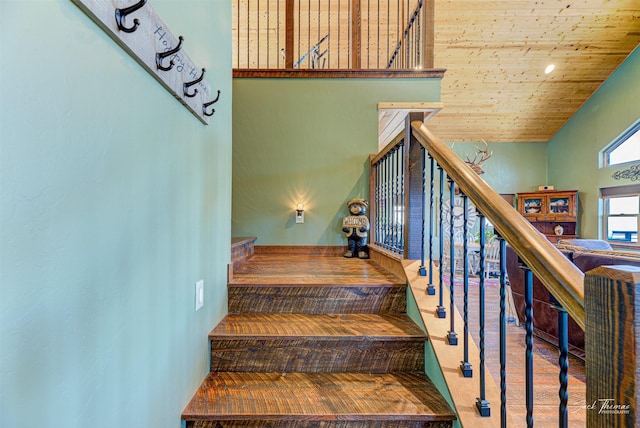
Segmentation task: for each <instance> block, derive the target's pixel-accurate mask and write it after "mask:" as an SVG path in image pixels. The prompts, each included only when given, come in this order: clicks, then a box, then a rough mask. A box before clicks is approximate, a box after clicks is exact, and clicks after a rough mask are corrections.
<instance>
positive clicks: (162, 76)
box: [72, 0, 220, 125]
mask: <svg viewBox="0 0 640 428" xmlns="http://www.w3.org/2000/svg"><path fill="white" fill-rule="evenodd" d="M72 1H73V2H74V3H75V4H76V5H78V7H80V9H82V10H83V11H84V12H85V13H86V14H87V15H88V16H89V17H90V18H91V19H93V20H94V21H95V22H96V23H97V24H98V25H99V26H100V27H102V29H103V30H104V31H105V32H106V33H107V34H109V35H110V36H111V37H112V38H113V39H114V40H115V41H116V42H117V43H118V44H119V45H120V46H121V47H122V48H123V49H124V50H125V51H127V52H128V53H129V55H131V56H132V57H133V58H134V59H135V60H136V61H137V62H138V63H140V65H142V66H143V67H144V68H145V69H146V70H147V71H148V72H149V73H150V74H151V75H152V76H153V77H155V78H156V80H158V82H160V83H161V84H162V85H163V86H164V87H165V88H166V89H167V90H168V91H169V92H171V93H172V94H173V96H175V97H176V99H177V100H178V101H180V102H181V103H182V104H183V105H184V106H185V107H186V108H187V109H189V110H190V111H191V112H192V113H193V114H194V115H195V116H196V117H197V118H198V119H200V121H201V122H202V123H204V124H205V125H208V124H209V118H210V117H211V116H213V113H214V112H215V110H214V109H213V107H212V106H213V104H214V103H216V102H218V100H219V99H220V91H219V90H218V91H217V93H216V94H215V96H214V95H213V94H212V91H211V86H210V85H209V83H208V82H207V80H206V79H205V78H204V75H205V73H206V69H205V68H198V67H196V66H195V65H194V63H193V62H192V61H191V59H190V58H189V56H188V55H187V54H186V52H185V49H184V48H183V45H184V44H185V40H184V39H183V37H182V36H180V37H177V38H176V37H175V36H174V35H173V34H172V33H171V31H169V29H168V28H167V26H166V25H165V23H164V22H163V21H162V19H160V17H159V16H158V14H157V13H156V11H155V10H154V9H153V8H152V7H151V5H150V4H147V0H141V1H137V2H134V1H133V0H72Z"/></svg>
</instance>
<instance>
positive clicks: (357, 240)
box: [342, 198, 369, 259]
mask: <svg viewBox="0 0 640 428" xmlns="http://www.w3.org/2000/svg"><path fill="white" fill-rule="evenodd" d="M347 206H348V207H349V213H350V214H351V215H349V216H347V217H345V218H343V219H342V231H343V232H344V233H346V234H347V240H348V248H349V250H348V251H347V252H346V253H344V257H347V258H351V257H355V256H356V255H357V256H358V257H359V258H361V259H368V258H369V254H368V253H367V232H368V231H369V219H368V218H367V216H366V215H365V213H366V212H367V206H368V204H367V201H365V200H364V199H360V198H354V199H351V200H350V201H349V202H348V203H347Z"/></svg>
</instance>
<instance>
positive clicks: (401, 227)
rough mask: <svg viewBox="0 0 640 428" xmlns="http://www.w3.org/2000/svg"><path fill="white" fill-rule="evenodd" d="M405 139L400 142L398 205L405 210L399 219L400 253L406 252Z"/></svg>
mask: <svg viewBox="0 0 640 428" xmlns="http://www.w3.org/2000/svg"><path fill="white" fill-rule="evenodd" d="M404 168H405V165H404V141H401V142H400V179H399V180H398V186H399V189H398V194H399V195H400V200H399V201H398V206H399V207H403V211H402V213H401V216H400V217H399V219H398V230H399V233H400V234H399V236H398V239H399V242H400V245H399V246H398V254H403V253H404V206H405V203H404V177H405V176H404Z"/></svg>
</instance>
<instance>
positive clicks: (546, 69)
mask: <svg viewBox="0 0 640 428" xmlns="http://www.w3.org/2000/svg"><path fill="white" fill-rule="evenodd" d="M554 68H556V66H555V64H549V65H547V68H545V69H544V74H549V73H551V72H552V71H553V69H554Z"/></svg>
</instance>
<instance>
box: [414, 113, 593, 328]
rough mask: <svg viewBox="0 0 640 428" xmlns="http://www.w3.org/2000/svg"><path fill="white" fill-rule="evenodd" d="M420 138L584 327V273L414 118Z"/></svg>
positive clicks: (422, 143) (417, 134) (421, 142)
mask: <svg viewBox="0 0 640 428" xmlns="http://www.w3.org/2000/svg"><path fill="white" fill-rule="evenodd" d="M411 127H412V129H413V135H414V136H415V137H416V139H417V141H418V142H419V143H420V144H421V145H422V146H423V147H424V148H425V149H426V150H427V151H428V152H429V154H430V155H431V156H432V157H433V158H434V159H435V160H436V161H437V162H438V164H439V165H440V166H441V167H442V168H443V169H444V170H445V172H446V173H447V175H448V176H449V177H451V178H452V179H453V181H454V182H455V183H456V185H457V186H458V187H459V188H460V190H461V191H462V192H463V193H464V194H465V195H466V196H467V197H468V198H469V199H471V201H473V203H474V204H475V205H476V207H477V209H478V210H479V211H480V212H482V213H483V215H484V216H485V217H486V218H487V219H489V221H491V223H492V224H493V226H494V228H495V229H496V231H497V232H498V233H499V234H500V235H501V236H502V237H503V238H504V239H505V240H506V242H507V243H508V244H509V245H510V246H511V247H512V248H513V250H514V251H515V253H516V254H517V255H518V256H519V257H520V259H521V260H522V261H523V262H524V263H525V264H526V265H527V266H528V267H529V269H531V271H532V272H533V273H534V274H535V275H536V276H537V277H538V279H539V280H540V281H541V282H542V284H544V286H545V287H546V288H547V289H548V290H549V292H550V293H551V294H552V295H553V296H554V297H555V298H556V299H557V300H558V302H559V303H560V304H561V305H562V306H564V307H565V309H566V310H567V312H568V313H569V314H570V315H571V317H572V318H573V319H574V320H575V322H576V323H577V324H578V325H579V326H580V328H582V329H583V330H584V328H585V306H584V274H583V273H582V272H581V271H580V269H578V268H577V267H576V266H575V265H574V264H573V263H572V262H571V261H569V260H568V259H567V258H566V257H564V255H563V254H562V253H561V252H560V251H559V250H558V249H557V248H556V247H555V246H554V245H553V244H552V243H551V242H549V240H547V238H545V237H544V235H542V234H541V233H540V232H539V231H538V230H536V229H535V228H534V227H533V226H532V225H531V223H529V222H528V221H527V220H526V219H525V218H524V217H522V216H521V215H520V213H519V212H518V211H517V210H516V209H515V208H514V207H513V206H511V205H510V204H509V203H508V202H507V201H506V200H504V199H503V198H502V197H501V196H500V195H499V194H498V193H497V192H496V191H495V190H493V188H491V186H489V185H488V184H487V183H486V182H485V181H484V180H483V179H482V178H481V177H480V176H479V175H478V174H476V173H475V172H474V171H473V170H472V169H471V167H470V166H469V165H468V164H467V163H466V162H464V161H463V160H462V159H461V158H460V157H459V156H458V155H457V154H456V153H455V152H454V151H453V150H452V149H451V148H449V147H448V146H447V145H446V144H444V142H442V140H440V139H439V138H438V137H436V136H435V135H433V134H432V133H431V132H430V131H429V129H428V128H427V127H426V125H425V124H424V122H422V121H413V122H411Z"/></svg>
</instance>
